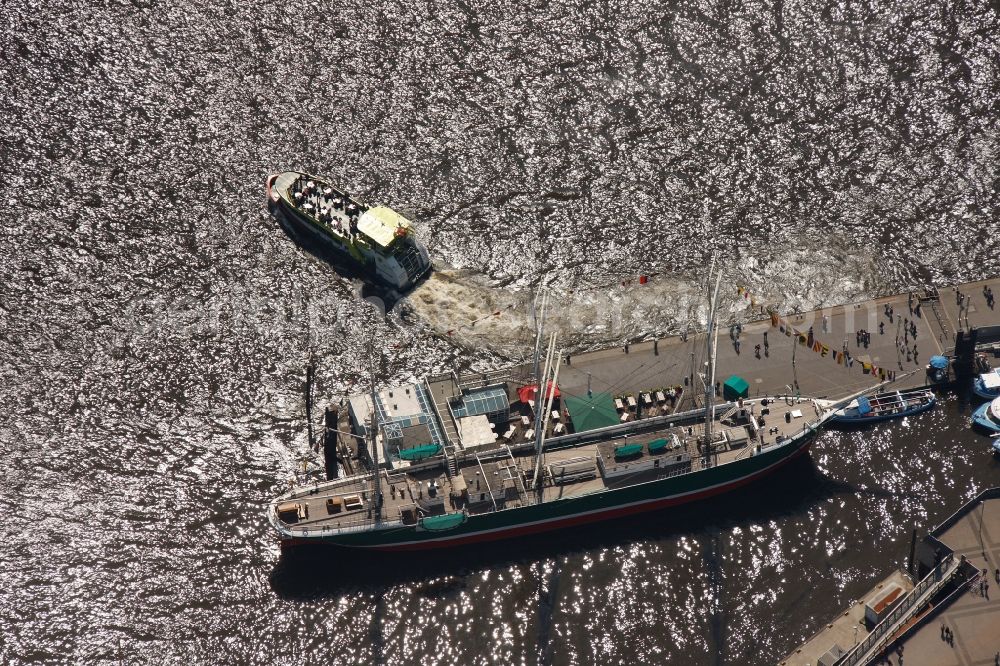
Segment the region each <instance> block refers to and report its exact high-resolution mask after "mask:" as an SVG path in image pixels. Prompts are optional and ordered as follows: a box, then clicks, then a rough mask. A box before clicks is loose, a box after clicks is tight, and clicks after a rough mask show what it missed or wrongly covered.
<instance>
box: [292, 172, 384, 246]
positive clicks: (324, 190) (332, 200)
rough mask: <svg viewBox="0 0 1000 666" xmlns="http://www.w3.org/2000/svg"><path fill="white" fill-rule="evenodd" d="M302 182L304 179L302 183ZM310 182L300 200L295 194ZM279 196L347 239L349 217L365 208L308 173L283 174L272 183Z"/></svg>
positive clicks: (355, 216)
mask: <svg viewBox="0 0 1000 666" xmlns="http://www.w3.org/2000/svg"><path fill="white" fill-rule="evenodd" d="M303 181H304V182H303ZM310 182H311V183H313V184H314V187H313V188H311V190H309V191H308V193H306V194H304V195H303V196H302V197H301V199H299V198H297V197H296V196H295V194H296V192H302V190H303V189H305V188H304V186H305V185H308V184H309V183H310ZM274 187H275V189H276V190H277V191H278V193H279V194H280V196H281V197H282V198H283V199H284V200H285V201H286V202H287V203H288V204H289V205H290V206H292V207H294V208H295V209H296V210H298V211H299V212H300V213H302V214H305V215H307V216H309V217H311V218H312V219H313V220H316V221H317V222H319V223H321V224H322V225H323V226H324V227H326V228H327V229H328V230H329V232H330V233H332V234H335V235H337V236H340V237H341V238H344V239H345V240H346V239H349V238H350V235H351V217H352V215H353V217H354V219H355V220H357V217H358V216H359V215H361V214H362V213H363V212H364V210H365V209H364V208H363V207H362V206H361V205H360V204H358V203H357V202H356V201H354V200H353V199H352V198H351V197H350V196H348V195H347V194H346V193H344V192H341V191H339V190H337V189H336V188H334V187H333V186H332V185H330V184H329V183H325V182H323V181H317V180H310V179H309V178H308V177H307V176H299V177H296V176H295V175H294V174H293V173H291V172H289V173H287V174H282V177H281V178H279V179H278V180H277V181H275V183H274Z"/></svg>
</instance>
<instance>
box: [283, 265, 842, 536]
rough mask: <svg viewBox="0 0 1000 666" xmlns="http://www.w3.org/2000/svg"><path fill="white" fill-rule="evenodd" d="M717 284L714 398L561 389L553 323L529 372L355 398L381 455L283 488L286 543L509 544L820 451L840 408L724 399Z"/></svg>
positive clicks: (359, 428)
mask: <svg viewBox="0 0 1000 666" xmlns="http://www.w3.org/2000/svg"><path fill="white" fill-rule="evenodd" d="M717 296H718V283H716V288H715V292H714V297H713V298H712V299H711V307H710V314H709V324H708V331H707V333H708V335H707V340H708V358H709V359H710V362H709V363H708V364H707V365H708V371H707V372H706V376H703V377H702V381H703V385H704V388H705V392H704V401H703V403H702V404H701V406H699V407H697V408H696V409H693V410H688V411H686V412H676V411H674V409H672V406H673V405H675V404H677V403H676V402H675V400H674V399H673V397H672V395H673V394H672V393H671V395H670V396H668V395H665V394H664V392H662V391H660V392H656V393H655V394H652V395H650V394H644V395H641V396H640V398H639V401H638V403H637V404H635V405H633V404H632V403H633V402H635V401H632V400H629V401H628V403H622V401H621V400H616V399H614V398H613V397H612V396H611V395H610V394H607V393H603V394H602V393H593V392H591V391H590V390H589V389H588V391H587V394H586V395H581V396H561V395H560V394H559V392H558V374H559V368H560V367H561V365H562V359H561V354H560V353H557V352H556V351H555V345H556V342H555V338H554V337H552V338H550V339H549V343H548V347H547V352H546V353H545V356H544V358H545V361H544V363H542V362H541V354H540V351H541V346H542V345H541V340H542V332H541V326H539V331H538V338H537V340H536V345H535V347H536V351H535V361H534V364H533V365H532V366H531V367H527V368H521V372H522V373H523V374H522V375H521V376H517V371H498V372H495V373H489V374H487V375H477V376H475V377H459V376H457V375H455V374H450V375H445V376H440V377H429V378H427V379H425V380H424V381H422V382H417V383H413V384H410V385H407V386H403V387H399V388H393V389H387V390H385V391H382V392H377V391H375V390H374V389H373V390H372V391H371V392H370V393H369V394H365V395H357V396H353V397H352V398H351V399H350V400H349V402H348V405H347V411H348V416H349V426H345V427H349V428H350V430H351V437H357V438H358V439H359V441H360V442H361V444H360V445H359V450H360V451H362V452H364V451H371V452H372V454H373V455H371V456H370V459H369V460H370V461H371V462H372V463H374V464H372V465H370V470H368V471H366V472H362V473H358V474H353V475H350V476H348V477H347V478H343V479H334V480H330V481H325V482H318V483H314V484H311V485H309V486H305V487H298V488H293V489H292V490H291V491H289V492H288V493H286V494H284V495H282V496H281V497H279V498H277V499H276V500H274V501H273V502H272V504H271V506H270V507H269V510H268V517H269V520H270V522H271V524H272V525H273V527H274V528H275V530H276V531H277V532H278V534H279V535H280V539H281V543H282V546H283V547H290V546H300V545H305V544H326V545H332V546H340V547H348V548H364V549H375V550H386V551H395V550H419V549H435V548H447V547H451V546H455V545H463V544H473V543H482V542H489V541H497V540H502V539H509V538H514V537H518V536H523V535H529V534H538V533H542V532H547V531H550V530H556V529H563V528H570V527H575V526H579V525H584V524H587V523H595V522H598V521H603V520H611V519H615V518H619V517H623V516H628V515H633V514H639V513H642V512H647V511H653V510H657V509H663V508H666V507H672V506H677V505H680V504H684V503H688V502H694V501H697V500H701V499H704V498H708V497H711V496H716V495H720V494H723V493H726V492H728V491H731V490H733V489H735V488H738V487H740V486H743V485H745V484H748V483H750V482H753V481H755V480H757V479H760V478H762V477H764V476H766V475H768V474H770V473H772V472H774V471H775V470H777V469H778V468H780V467H781V466H783V465H785V464H787V463H788V462H790V461H791V460H793V459H795V458H796V457H798V456H801V455H803V454H805V453H806V452H807V451H808V448H809V445H810V442H811V441H812V439H813V437H814V436H815V434H816V433H817V432H818V429H819V428H820V426H821V425H822V424H823V423H824V422H825V421H826V420H827V419H828V418H829V417H830V414H831V412H830V411H828V410H821V408H820V406H819V405H818V404H817V403H816V402H814V401H812V400H808V399H802V398H798V397H795V398H793V397H791V396H781V397H778V398H770V399H769V398H761V399H754V400H744V399H738V400H734V401H731V402H727V403H724V404H721V405H716V404H715V401H714V390H713V387H714V383H715V377H714V375H715V363H714V358H715V347H714V345H715V343H716V335H715V320H716V307H715V302H716V300H717ZM543 313H544V306H543ZM542 321H544V314H543V315H542ZM540 387H545V388H544V389H540ZM526 389H527V390H526ZM680 390H681V388H680V387H678V391H680ZM671 391H672V390H671ZM557 401H558V402H557ZM642 403H645V404H646V405H647V406H646V407H644V408H642V409H643V410H644V411H643V414H642V418H638V417H639V410H638V409H637V408H639V407H640V405H641V404H642ZM633 417H636V418H633ZM380 457H381V458H382V459H383V460H384V461H385V464H384V466H383V465H379V464H378V459H379V458H380Z"/></svg>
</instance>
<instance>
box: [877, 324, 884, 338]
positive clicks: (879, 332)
mask: <svg viewBox="0 0 1000 666" xmlns="http://www.w3.org/2000/svg"><path fill="white" fill-rule="evenodd" d="M878 334H879V335H885V322H884V321H880V322H879V323H878Z"/></svg>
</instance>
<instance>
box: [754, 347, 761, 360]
mask: <svg viewBox="0 0 1000 666" xmlns="http://www.w3.org/2000/svg"><path fill="white" fill-rule="evenodd" d="M753 354H754V356H756V357H757V358H760V345H754V346H753Z"/></svg>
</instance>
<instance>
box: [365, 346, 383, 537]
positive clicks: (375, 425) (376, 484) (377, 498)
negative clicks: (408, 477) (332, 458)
mask: <svg viewBox="0 0 1000 666" xmlns="http://www.w3.org/2000/svg"><path fill="white" fill-rule="evenodd" d="M374 347H375V345H374V344H372V346H371V347H370V348H369V359H368V364H369V367H370V370H371V401H372V418H371V424H372V425H371V430H370V434H371V445H372V506H373V513H374V516H373V517H374V519H375V524H376V525H378V524H379V523H380V522H381V521H382V478H381V477H380V476H379V473H378V447H379V428H380V427H381V424H380V423H379V417H378V393H377V392H376V390H375V363H374Z"/></svg>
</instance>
